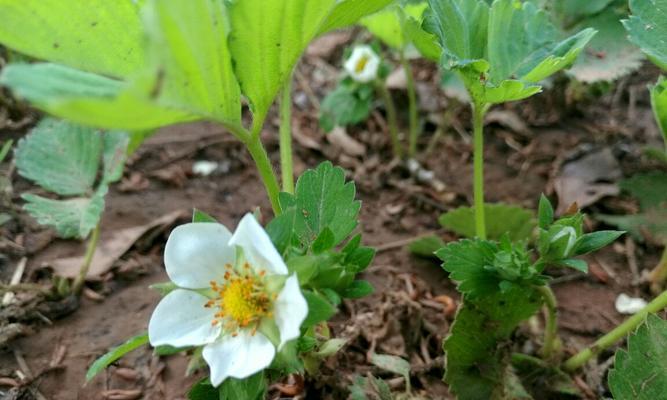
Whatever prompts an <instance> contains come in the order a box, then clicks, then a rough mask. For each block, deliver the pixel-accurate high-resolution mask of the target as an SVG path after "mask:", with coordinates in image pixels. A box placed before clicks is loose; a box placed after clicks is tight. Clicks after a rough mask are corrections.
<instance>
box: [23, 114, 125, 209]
mask: <svg viewBox="0 0 667 400" xmlns="http://www.w3.org/2000/svg"><path fill="white" fill-rule="evenodd" d="M111 134H113V133H111ZM119 135H122V134H119ZM125 139H127V137H125ZM112 147H115V146H112ZM103 148H104V140H103V138H102V133H101V132H99V131H96V130H94V129H90V128H84V127H81V126H77V125H73V124H70V123H68V122H65V121H58V120H54V119H45V120H43V121H42V122H40V123H39V125H37V127H36V128H34V129H33V130H32V131H31V132H30V134H29V135H28V136H26V137H25V138H23V139H22V140H21V141H19V143H18V146H17V148H16V166H17V169H18V172H19V174H20V175H21V176H23V177H24V178H26V179H29V180H31V181H33V182H35V183H37V184H38V185H40V186H42V187H43V188H44V189H46V190H49V191H51V192H53V193H56V194H60V195H63V196H77V195H87V194H89V193H91V192H92V191H93V185H94V184H95V178H96V177H97V169H98V167H99V164H100V159H101V157H102V151H103ZM123 154H124V149H123Z"/></svg>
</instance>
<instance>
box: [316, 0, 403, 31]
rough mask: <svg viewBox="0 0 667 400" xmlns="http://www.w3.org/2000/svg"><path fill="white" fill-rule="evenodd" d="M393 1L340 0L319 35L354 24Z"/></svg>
mask: <svg viewBox="0 0 667 400" xmlns="http://www.w3.org/2000/svg"><path fill="white" fill-rule="evenodd" d="M393 1H394V0H342V1H338V2H337V3H336V6H335V7H334V8H333V10H332V11H331V13H330V14H329V16H328V17H327V19H326V20H325V21H324V23H323V24H322V26H321V27H320V31H319V34H324V33H326V32H329V31H333V30H335V29H341V28H345V27H347V26H350V25H353V24H355V23H356V22H357V21H359V19H361V18H362V17H364V16H366V15H371V14H373V13H376V12H378V11H380V10H382V9H383V8H384V7H386V6H387V5H389V4H390V3H392V2H393Z"/></svg>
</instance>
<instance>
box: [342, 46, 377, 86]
mask: <svg viewBox="0 0 667 400" xmlns="http://www.w3.org/2000/svg"><path fill="white" fill-rule="evenodd" d="M344 67H345V70H346V71H347V73H348V74H350V76H351V77H352V79H354V80H355V81H357V82H361V83H368V82H371V81H373V80H375V79H376V78H377V76H378V69H379V68H380V57H379V56H378V55H377V54H375V51H373V49H372V48H371V47H370V46H366V45H362V46H356V47H355V48H354V50H352V55H350V58H348V59H347V61H345V65H344Z"/></svg>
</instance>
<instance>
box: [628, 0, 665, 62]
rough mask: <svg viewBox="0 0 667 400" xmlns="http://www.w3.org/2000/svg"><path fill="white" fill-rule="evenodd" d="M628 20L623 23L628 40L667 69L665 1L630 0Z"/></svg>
mask: <svg viewBox="0 0 667 400" xmlns="http://www.w3.org/2000/svg"><path fill="white" fill-rule="evenodd" d="M630 10H631V11H632V14H633V15H631V16H630V18H628V19H626V20H624V21H623V24H624V25H625V28H626V29H627V30H628V33H629V37H628V38H629V39H630V41H631V42H632V43H634V44H636V45H637V46H639V47H640V48H641V49H642V51H643V52H644V53H646V55H648V57H649V58H650V59H651V61H653V62H655V63H656V64H657V65H658V66H660V67H661V68H663V69H667V41H666V40H665V38H667V0H630Z"/></svg>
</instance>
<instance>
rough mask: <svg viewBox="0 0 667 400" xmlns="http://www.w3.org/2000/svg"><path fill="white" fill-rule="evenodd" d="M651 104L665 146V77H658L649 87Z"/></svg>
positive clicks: (666, 88)
mask: <svg viewBox="0 0 667 400" xmlns="http://www.w3.org/2000/svg"><path fill="white" fill-rule="evenodd" d="M651 105H652V106H653V113H654V114H655V120H656V121H657V122H658V127H659V128H660V131H662V138H663V140H664V141H665V145H666V146H667V79H665V78H660V80H659V81H658V83H656V85H655V86H653V87H652V88H651Z"/></svg>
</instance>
